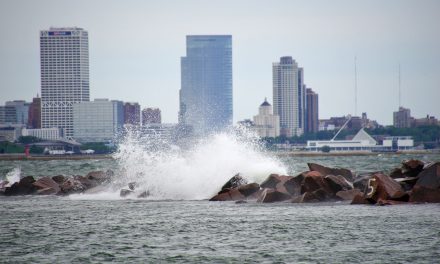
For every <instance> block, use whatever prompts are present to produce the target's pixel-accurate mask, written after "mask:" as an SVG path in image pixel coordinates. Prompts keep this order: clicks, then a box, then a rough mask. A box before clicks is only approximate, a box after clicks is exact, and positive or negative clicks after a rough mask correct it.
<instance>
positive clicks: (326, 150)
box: [321, 145, 330, 153]
mask: <svg viewBox="0 0 440 264" xmlns="http://www.w3.org/2000/svg"><path fill="white" fill-rule="evenodd" d="M321 151H322V152H324V153H329V152H330V146H327V145H325V146H322V148H321Z"/></svg>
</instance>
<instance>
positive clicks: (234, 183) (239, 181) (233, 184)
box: [221, 173, 247, 190]
mask: <svg viewBox="0 0 440 264" xmlns="http://www.w3.org/2000/svg"><path fill="white" fill-rule="evenodd" d="M245 184H247V181H246V179H245V178H243V177H242V176H241V175H240V174H239V173H237V174H236V175H234V176H233V177H232V178H231V179H229V181H227V182H226V183H225V184H224V185H223V186H222V189H221V190H224V189H233V188H237V187H239V186H241V185H245Z"/></svg>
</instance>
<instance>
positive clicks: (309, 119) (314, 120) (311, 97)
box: [305, 88, 319, 133]
mask: <svg viewBox="0 0 440 264" xmlns="http://www.w3.org/2000/svg"><path fill="white" fill-rule="evenodd" d="M306 105H307V106H306V129H305V132H307V133H316V132H318V129H319V101H318V94H317V93H315V92H314V91H313V90H312V89H311V88H307V89H306Z"/></svg>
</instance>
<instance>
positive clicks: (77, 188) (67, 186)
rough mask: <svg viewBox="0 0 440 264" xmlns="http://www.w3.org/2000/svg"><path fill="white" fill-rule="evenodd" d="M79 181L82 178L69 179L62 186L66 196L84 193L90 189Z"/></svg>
mask: <svg viewBox="0 0 440 264" xmlns="http://www.w3.org/2000/svg"><path fill="white" fill-rule="evenodd" d="M80 177H82V176H80ZM79 179H82V178H79V177H77V176H75V177H72V178H67V179H66V180H65V181H64V182H63V184H61V185H60V187H61V191H62V192H63V193H64V194H72V193H80V192H84V191H85V190H87V189H88V188H87V187H86V186H85V185H84V184H83V183H82V182H81V181H80V180H79Z"/></svg>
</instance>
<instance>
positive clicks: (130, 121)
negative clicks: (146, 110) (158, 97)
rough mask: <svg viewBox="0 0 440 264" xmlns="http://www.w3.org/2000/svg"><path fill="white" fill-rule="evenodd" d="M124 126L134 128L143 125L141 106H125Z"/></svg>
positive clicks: (127, 104)
mask: <svg viewBox="0 0 440 264" xmlns="http://www.w3.org/2000/svg"><path fill="white" fill-rule="evenodd" d="M124 124H126V125H133V126H139V125H140V124H141V106H140V105H139V104H138V103H134V102H131V103H130V102H128V103H125V104H124Z"/></svg>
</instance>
